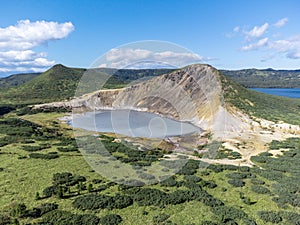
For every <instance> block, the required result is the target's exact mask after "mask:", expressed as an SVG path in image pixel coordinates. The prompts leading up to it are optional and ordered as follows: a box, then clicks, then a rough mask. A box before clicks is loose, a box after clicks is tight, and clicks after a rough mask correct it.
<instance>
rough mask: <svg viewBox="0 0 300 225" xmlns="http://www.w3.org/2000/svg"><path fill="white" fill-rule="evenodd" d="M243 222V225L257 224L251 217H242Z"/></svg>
mask: <svg viewBox="0 0 300 225" xmlns="http://www.w3.org/2000/svg"><path fill="white" fill-rule="evenodd" d="M243 223H244V225H257V223H256V222H255V221H254V220H252V219H244V220H243Z"/></svg>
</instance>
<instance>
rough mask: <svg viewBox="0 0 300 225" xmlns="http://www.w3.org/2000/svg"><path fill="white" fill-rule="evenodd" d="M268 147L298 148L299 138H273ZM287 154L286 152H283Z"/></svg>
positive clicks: (299, 145)
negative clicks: (279, 139) (281, 139)
mask: <svg viewBox="0 0 300 225" xmlns="http://www.w3.org/2000/svg"><path fill="white" fill-rule="evenodd" d="M269 148H270V149H281V148H283V149H299V148H300V138H287V139H286V140H285V141H277V140H273V141H272V142H271V143H270V145H269ZM285 154H288V153H285Z"/></svg>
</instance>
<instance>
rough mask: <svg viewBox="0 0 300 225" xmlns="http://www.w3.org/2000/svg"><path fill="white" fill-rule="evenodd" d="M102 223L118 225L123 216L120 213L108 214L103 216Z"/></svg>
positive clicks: (104, 224) (103, 224)
mask: <svg viewBox="0 0 300 225" xmlns="http://www.w3.org/2000/svg"><path fill="white" fill-rule="evenodd" d="M100 222H101V224H102V225H117V224H119V223H121V222H122V217H121V216H120V215H118V214H108V215H105V216H103V217H102V218H101V220H100Z"/></svg>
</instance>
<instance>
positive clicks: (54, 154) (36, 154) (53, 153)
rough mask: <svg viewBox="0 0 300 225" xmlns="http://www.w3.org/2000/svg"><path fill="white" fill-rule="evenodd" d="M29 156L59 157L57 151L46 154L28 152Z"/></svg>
mask: <svg viewBox="0 0 300 225" xmlns="http://www.w3.org/2000/svg"><path fill="white" fill-rule="evenodd" d="M29 157H30V158H33V159H47V160H50V159H57V158H58V157H59V155H58V154H57V152H49V153H47V154H41V153H31V154H29Z"/></svg>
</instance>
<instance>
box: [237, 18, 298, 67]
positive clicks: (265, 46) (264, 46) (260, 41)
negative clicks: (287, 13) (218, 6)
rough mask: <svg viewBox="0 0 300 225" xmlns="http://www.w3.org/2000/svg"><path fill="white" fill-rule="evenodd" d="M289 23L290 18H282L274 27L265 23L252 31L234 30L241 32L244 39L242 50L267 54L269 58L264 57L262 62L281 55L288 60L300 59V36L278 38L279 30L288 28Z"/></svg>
mask: <svg viewBox="0 0 300 225" xmlns="http://www.w3.org/2000/svg"><path fill="white" fill-rule="evenodd" d="M287 22H288V18H282V19H279V20H278V21H277V22H276V23H274V24H272V25H270V24H269V23H268V22H265V23H264V24H263V25H260V26H254V27H253V28H252V29H250V30H243V31H241V29H235V28H234V29H235V30H236V33H237V32H239V33H240V34H241V35H242V36H243V38H244V45H243V46H242V47H241V48H240V50H241V51H254V50H256V51H262V52H267V53H268V55H269V56H268V57H266V56H263V57H262V59H261V61H267V60H269V59H271V58H274V57H276V56H280V55H282V56H284V57H285V58H287V59H300V34H299V35H295V36H292V37H286V38H278V35H277V32H278V29H279V28H281V27H283V26H286V24H287ZM276 37H277V38H276ZM279 37H280V35H279Z"/></svg>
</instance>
